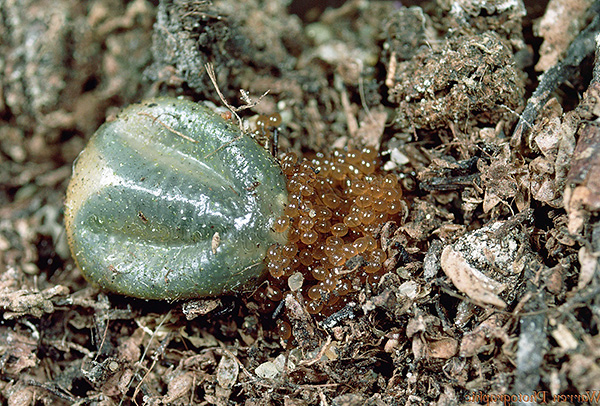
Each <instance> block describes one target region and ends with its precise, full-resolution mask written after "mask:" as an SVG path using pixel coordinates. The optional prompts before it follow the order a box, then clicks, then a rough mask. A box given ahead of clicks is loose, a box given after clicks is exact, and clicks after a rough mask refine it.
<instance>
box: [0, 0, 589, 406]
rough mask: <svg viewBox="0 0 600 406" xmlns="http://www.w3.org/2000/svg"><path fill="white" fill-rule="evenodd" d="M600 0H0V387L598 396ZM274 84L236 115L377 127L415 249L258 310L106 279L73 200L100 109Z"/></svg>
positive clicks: (305, 137)
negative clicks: (301, 303)
mask: <svg viewBox="0 0 600 406" xmlns="http://www.w3.org/2000/svg"><path fill="white" fill-rule="evenodd" d="M412 3H414V4H412ZM599 10H600V4H599V2H598V1H593V0H551V1H549V2H548V3H546V2H536V1H532V0H531V1H525V2H523V0H510V1H509V0H486V1H479V0H456V1H452V0H438V1H437V2H436V1H428V2H399V1H366V0H350V1H346V2H344V1H331V2H316V1H315V2H310V1H306V2H304V1H294V0H277V1H260V0H248V1H230V0H215V1H212V2H211V1H204V0H198V1H181V0H164V1H154V2H151V1H145V0H133V1H129V2H126V1H121V0H94V1H86V2H79V1H75V0H59V1H55V0H52V1H50V0H0V72H1V75H0V316H1V321H0V401H1V402H2V404H8V405H11V406H25V405H46V404H52V405H75V404H76V405H88V404H89V405H92V404H93V405H131V404H138V405H162V404H164V405H192V404H194V405H195V404H199V405H212V404H215V405H248V406H251V405H288V406H292V405H294V406H300V405H323V406H324V405H339V406H341V405H347V406H350V405H439V406H442V405H463V404H488V403H489V404H496V405H500V404H511V402H512V404H525V402H527V401H533V402H537V403H539V404H542V403H548V402H551V403H552V404H556V405H571V404H598V403H600V392H599V390H600V333H599V321H600V319H599V317H600V310H599V309H600V273H599V270H600V269H599V268H600V265H599V257H600V223H599V222H598V212H599V211H600V182H599V179H600V124H599V122H598V117H599V116H600V62H599V58H600V57H599V56H598V54H599V51H598V49H597V43H596V36H597V35H598V33H599V32H600V21H599V20H600V17H599V14H598V12H599ZM207 64H210V65H209V66H212V67H213V68H214V70H215V74H216V75H215V76H216V84H217V86H218V89H219V91H217V89H216V88H215V85H214V84H213V83H212V81H211V80H210V79H209V76H208V75H207ZM219 92H221V93H222V97H223V99H221V98H220V97H219ZM265 93H266V95H264V97H262V99H260V102H258V103H257V104H256V105H255V106H253V107H252V108H250V109H245V110H241V111H240V113H239V114H240V115H241V116H242V118H243V119H244V120H248V121H251V120H252V117H253V116H255V115H256V114H271V113H274V112H279V113H280V114H281V116H282V117H283V124H282V125H281V127H280V129H279V133H280V143H279V149H280V151H282V152H287V151H294V152H295V153H296V154H298V155H299V156H307V157H310V156H312V155H314V153H317V152H328V151H330V150H332V148H334V147H336V148H344V147H348V146H350V147H356V148H361V147H363V146H372V147H375V148H377V149H378V150H379V152H380V156H381V159H382V161H383V165H382V168H381V171H383V172H388V173H393V174H396V175H398V176H399V179H400V181H401V182H402V185H403V187H404V190H405V196H406V202H407V205H408V207H409V211H408V213H407V215H406V218H405V219H404V222H403V223H402V224H398V228H397V230H396V232H395V233H394V235H393V238H394V239H395V241H397V242H398V243H399V244H400V243H401V245H402V247H403V248H404V250H405V258H404V260H403V261H401V262H399V263H398V265H397V266H396V267H395V269H393V271H392V272H390V273H388V274H386V277H385V278H382V280H381V282H380V283H379V285H378V286H377V287H375V288H374V289H371V288H365V289H363V290H361V291H360V292H359V293H358V294H357V295H356V297H355V300H354V302H353V304H352V306H349V307H347V308H345V309H343V310H342V311H341V312H339V313H337V314H336V315H335V317H333V318H329V319H327V320H325V321H324V320H321V319H319V318H315V317H313V316H310V315H309V314H308V313H306V312H305V311H304V313H302V312H303V310H302V309H301V308H300V309H299V310H298V309H292V308H290V306H289V305H288V306H283V307H282V308H281V309H280V313H277V314H275V315H273V314H263V313H260V312H258V311H257V308H258V307H259V306H258V304H257V303H255V302H254V301H253V299H252V298H251V296H250V295H241V297H235V298H232V297H223V298H219V299H216V300H212V301H200V302H194V303H191V304H190V303H188V304H182V303H172V304H170V303H159V302H144V301H139V300H133V299H128V298H125V297H118V296H113V295H107V294H104V293H102V292H99V291H98V290H96V289H95V288H93V287H91V286H90V285H89V284H88V283H87V282H86V281H85V280H84V279H83V278H82V276H81V274H80V272H79V271H78V269H77V268H76V266H75V265H74V262H73V260H72V259H71V256H70V253H69V249H68V246H67V243H66V238H65V232H64V226H63V218H62V216H63V204H64V196H65V190H66V187H67V184H68V181H69V177H70V174H71V167H72V163H73V161H74V160H75V158H76V157H77V155H78V154H79V152H80V151H81V150H82V149H83V147H84V146H85V143H86V140H87V139H88V138H89V137H90V136H91V135H92V134H93V133H94V131H95V130H96V129H97V128H98V127H99V126H100V125H101V123H103V122H104V121H105V120H106V119H107V118H111V117H114V116H115V115H116V113H117V112H118V111H119V110H120V109H121V108H123V107H125V106H126V105H128V104H130V103H133V102H136V101H140V100H142V99H144V98H148V97H152V96H156V95H165V94H168V95H173V96H179V95H182V96H186V97H188V98H190V99H192V100H195V101H210V102H212V103H213V105H216V106H219V107H223V106H224V105H225V102H226V103H227V104H229V105H232V106H234V107H243V106H245V105H248V104H254V103H252V101H257V100H258V99H259V98H260V97H261V95H263V94H265ZM381 238H390V236H389V235H385V233H384V232H382V234H381ZM293 312H301V313H302V317H301V318H300V319H301V320H303V322H302V323H295V324H294V325H293V329H294V331H293V332H292V333H293V334H294V336H295V337H302V340H288V341H285V340H282V339H281V338H280V337H279V335H278V333H277V331H274V329H273V325H274V322H273V317H283V316H290V314H291V313H293ZM291 316H292V317H297V316H298V315H297V314H295V315H294V314H291ZM594 396H596V397H595V398H594Z"/></svg>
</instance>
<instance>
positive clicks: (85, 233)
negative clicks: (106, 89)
mask: <svg viewBox="0 0 600 406" xmlns="http://www.w3.org/2000/svg"><path fill="white" fill-rule="evenodd" d="M287 201H288V192H287V189H286V179H285V176H284V174H283V173H282V170H281V168H280V166H279V165H278V164H277V162H276V161H275V160H274V159H273V158H272V157H271V156H270V155H269V154H268V152H267V151H266V150H265V149H264V148H262V147H261V146H260V145H258V144H257V143H256V142H255V141H254V140H253V139H252V138H251V137H249V136H247V135H244V134H242V132H241V130H240V129H239V128H238V127H236V126H235V125H234V124H232V123H231V122H230V121H227V120H225V119H223V118H222V117H221V116H220V115H218V114H216V113H214V112H212V111H211V110H210V109H208V108H207V107H205V106H203V105H200V104H198V103H194V102H191V101H187V100H182V99H175V98H158V99H153V100H149V101H146V102H143V103H141V104H135V105H132V106H130V107H128V108H126V109H125V110H123V111H122V112H121V113H120V114H119V115H118V117H117V118H116V119H115V120H114V121H112V122H107V123H105V124H104V125H102V126H101V127H100V128H99V129H98V131H97V132H96V133H95V134H94V135H93V136H92V138H91V139H90V141H89V143H88V145H87V146H86V148H85V149H84V150H83V151H82V153H81V154H80V156H79V157H78V158H77V160H76V162H75V164H74V168H73V177H72V179H71V181H70V183H69V187H68V190H67V198H66V204H65V225H66V230H67V237H68V241H69V246H70V248H71V252H72V254H73V257H74V258H75V261H76V263H77V265H78V266H79V268H80V269H81V271H82V272H83V274H84V276H85V277H86V278H87V279H88V280H89V281H90V282H92V283H94V284H96V285H97V286H99V287H100V288H102V289H104V290H106V291H110V292H114V293H119V294H123V295H127V296H133V297H137V298H142V299H158V300H169V301H172V300H178V299H187V298H198V297H207V296H217V295H220V294H223V293H227V292H235V291H239V290H240V289H243V288H246V287H249V286H251V285H252V283H253V282H254V281H256V280H259V279H260V278H261V277H262V276H263V275H264V274H265V272H266V265H265V261H264V259H265V257H266V255H267V249H268V248H269V247H270V246H272V245H273V244H285V243H286V241H287V232H286V230H283V229H282V227H279V226H278V225H276V224H275V223H276V220H278V219H280V218H281V217H282V216H283V214H284V208H285V207H286V204H287Z"/></svg>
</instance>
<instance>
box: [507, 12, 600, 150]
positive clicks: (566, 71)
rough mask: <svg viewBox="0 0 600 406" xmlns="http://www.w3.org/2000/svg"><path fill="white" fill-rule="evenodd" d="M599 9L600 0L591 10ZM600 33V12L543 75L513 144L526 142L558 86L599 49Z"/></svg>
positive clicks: (515, 132)
mask: <svg viewBox="0 0 600 406" xmlns="http://www.w3.org/2000/svg"><path fill="white" fill-rule="evenodd" d="M598 8H600V1H596V2H595V3H594V4H593V5H592V6H591V7H590V10H591V11H592V12H594V10H597V9H598ZM599 32H600V15H597V14H596V16H595V17H594V19H593V20H592V22H591V23H590V24H589V25H588V26H587V27H586V28H585V29H584V30H583V31H582V32H581V33H580V34H579V35H578V36H577V37H576V38H575V39H574V40H573V42H571V45H569V48H568V49H567V53H566V55H565V57H564V59H563V60H562V61H560V62H558V63H557V64H556V65H554V66H552V67H551V68H549V69H548V70H547V71H546V72H545V73H544V74H543V75H542V77H541V78H540V83H539V85H538V87H537V89H536V90H535V92H533V94H532V95H531V97H530V98H529V100H527V105H526V106H525V110H523V113H522V114H521V117H520V118H519V122H518V123H517V126H516V127H515V130H514V131H513V134H512V137H511V141H510V142H511V145H512V146H513V147H517V146H520V145H522V143H523V139H524V138H525V136H526V135H527V133H528V132H529V131H530V130H531V126H532V124H533V123H534V122H535V120H536V118H537V115H538V113H539V112H540V110H541V109H542V107H543V106H544V105H545V104H546V102H547V101H548V99H549V98H550V96H551V94H552V93H553V92H554V91H555V90H556V88H558V86H559V85H560V84H561V83H563V82H565V81H566V80H568V79H569V78H570V77H571V76H573V75H574V74H575V73H576V72H577V70H578V69H579V64H580V63H581V61H582V60H583V59H584V58H586V57H587V56H589V55H591V54H592V53H593V52H594V50H595V49H596V41H595V38H596V36H597V35H598V33H599Z"/></svg>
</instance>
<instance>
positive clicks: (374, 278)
mask: <svg viewBox="0 0 600 406" xmlns="http://www.w3.org/2000/svg"><path fill="white" fill-rule="evenodd" d="M379 163H380V162H379V158H378V153H377V151H376V150H375V149H372V148H365V149H363V150H362V151H359V150H349V151H339V150H336V151H334V152H333V154H332V155H330V156H325V155H323V154H317V156H316V157H315V158H314V159H312V160H306V159H304V160H301V161H299V160H298V158H297V157H296V155H295V154H293V153H290V154H287V155H286V156H285V157H284V158H283V159H282V161H281V166H282V169H283V172H284V173H285V175H286V176H287V178H288V184H287V186H288V191H289V202H288V204H287V206H286V208H285V210H284V215H283V216H282V217H280V218H278V219H277V220H276V221H275V224H274V226H273V228H274V229H275V231H278V232H287V233H288V242H287V243H286V244H285V245H280V244H276V245H272V246H271V247H270V248H269V250H268V251H267V267H268V271H269V277H268V279H267V282H266V283H265V284H263V286H262V287H261V288H260V289H259V290H258V291H257V292H256V293H255V298H256V299H257V302H259V303H264V305H263V306H262V307H263V310H264V311H271V310H274V308H275V307H276V306H277V305H278V302H280V301H281V300H282V299H283V297H284V295H285V293H286V291H289V290H290V285H292V283H290V280H291V278H290V277H292V276H294V277H296V279H297V275H298V273H300V274H301V275H302V277H303V278H300V280H302V285H301V287H300V289H299V292H300V293H301V294H302V297H303V298H304V300H305V306H306V309H307V311H308V312H309V313H311V314H315V315H317V314H318V315H321V316H327V315H329V314H331V313H333V312H335V311H336V310H338V309H340V308H341V307H343V306H344V305H345V304H346V303H347V302H348V301H349V300H351V298H352V293H354V292H357V291H358V290H360V288H361V287H362V286H363V285H364V284H365V283H369V284H376V283H377V282H378V281H379V279H380V278H381V276H382V275H383V273H384V272H385V270H384V267H383V263H384V261H385V260H386V253H385V251H384V250H382V248H381V245H380V242H379V241H378V239H377V238H375V236H376V232H377V231H378V230H379V229H380V228H381V226H382V225H383V224H384V223H385V222H386V221H388V220H390V219H393V218H394V217H398V213H399V212H400V210H401V208H402V202H401V198H402V190H401V187H400V185H399V184H398V179H397V176H396V175H393V174H387V175H383V174H381V173H380V172H379V171H378V167H379ZM283 329H285V326H284V327H283ZM283 335H286V334H283Z"/></svg>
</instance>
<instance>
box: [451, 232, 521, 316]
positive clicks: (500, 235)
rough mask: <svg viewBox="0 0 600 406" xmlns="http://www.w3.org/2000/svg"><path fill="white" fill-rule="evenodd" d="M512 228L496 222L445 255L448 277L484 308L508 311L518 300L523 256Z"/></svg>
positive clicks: (456, 244) (456, 243) (459, 240)
mask: <svg viewBox="0 0 600 406" xmlns="http://www.w3.org/2000/svg"><path fill="white" fill-rule="evenodd" d="M508 226H509V224H508V223H505V222H496V223H493V224H491V225H488V226H485V227H482V228H480V229H478V230H475V231H472V232H470V233H468V234H465V235H464V236H462V237H461V238H460V239H458V240H457V241H456V242H455V243H454V244H453V245H450V246H447V247H446V248H444V250H443V251H442V256H441V265H442V269H443V270H444V273H445V274H446V275H447V276H448V277H449V278H450V280H451V281H452V283H453V284H454V286H455V287H456V288H457V289H458V290H460V291H461V292H463V293H465V294H466V295H467V296H469V297H470V298H471V299H472V300H473V301H474V302H475V303H476V304H479V305H481V306H485V305H493V306H496V307H499V308H501V309H504V308H505V307H506V302H505V299H507V298H508V299H511V298H514V297H515V295H516V292H517V291H518V290H517V288H518V285H519V282H520V277H521V271H522V260H523V256H522V254H521V253H520V248H521V244H520V243H519V234H518V230H517V229H516V228H515V227H508ZM500 295H502V297H501V296H500Z"/></svg>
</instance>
